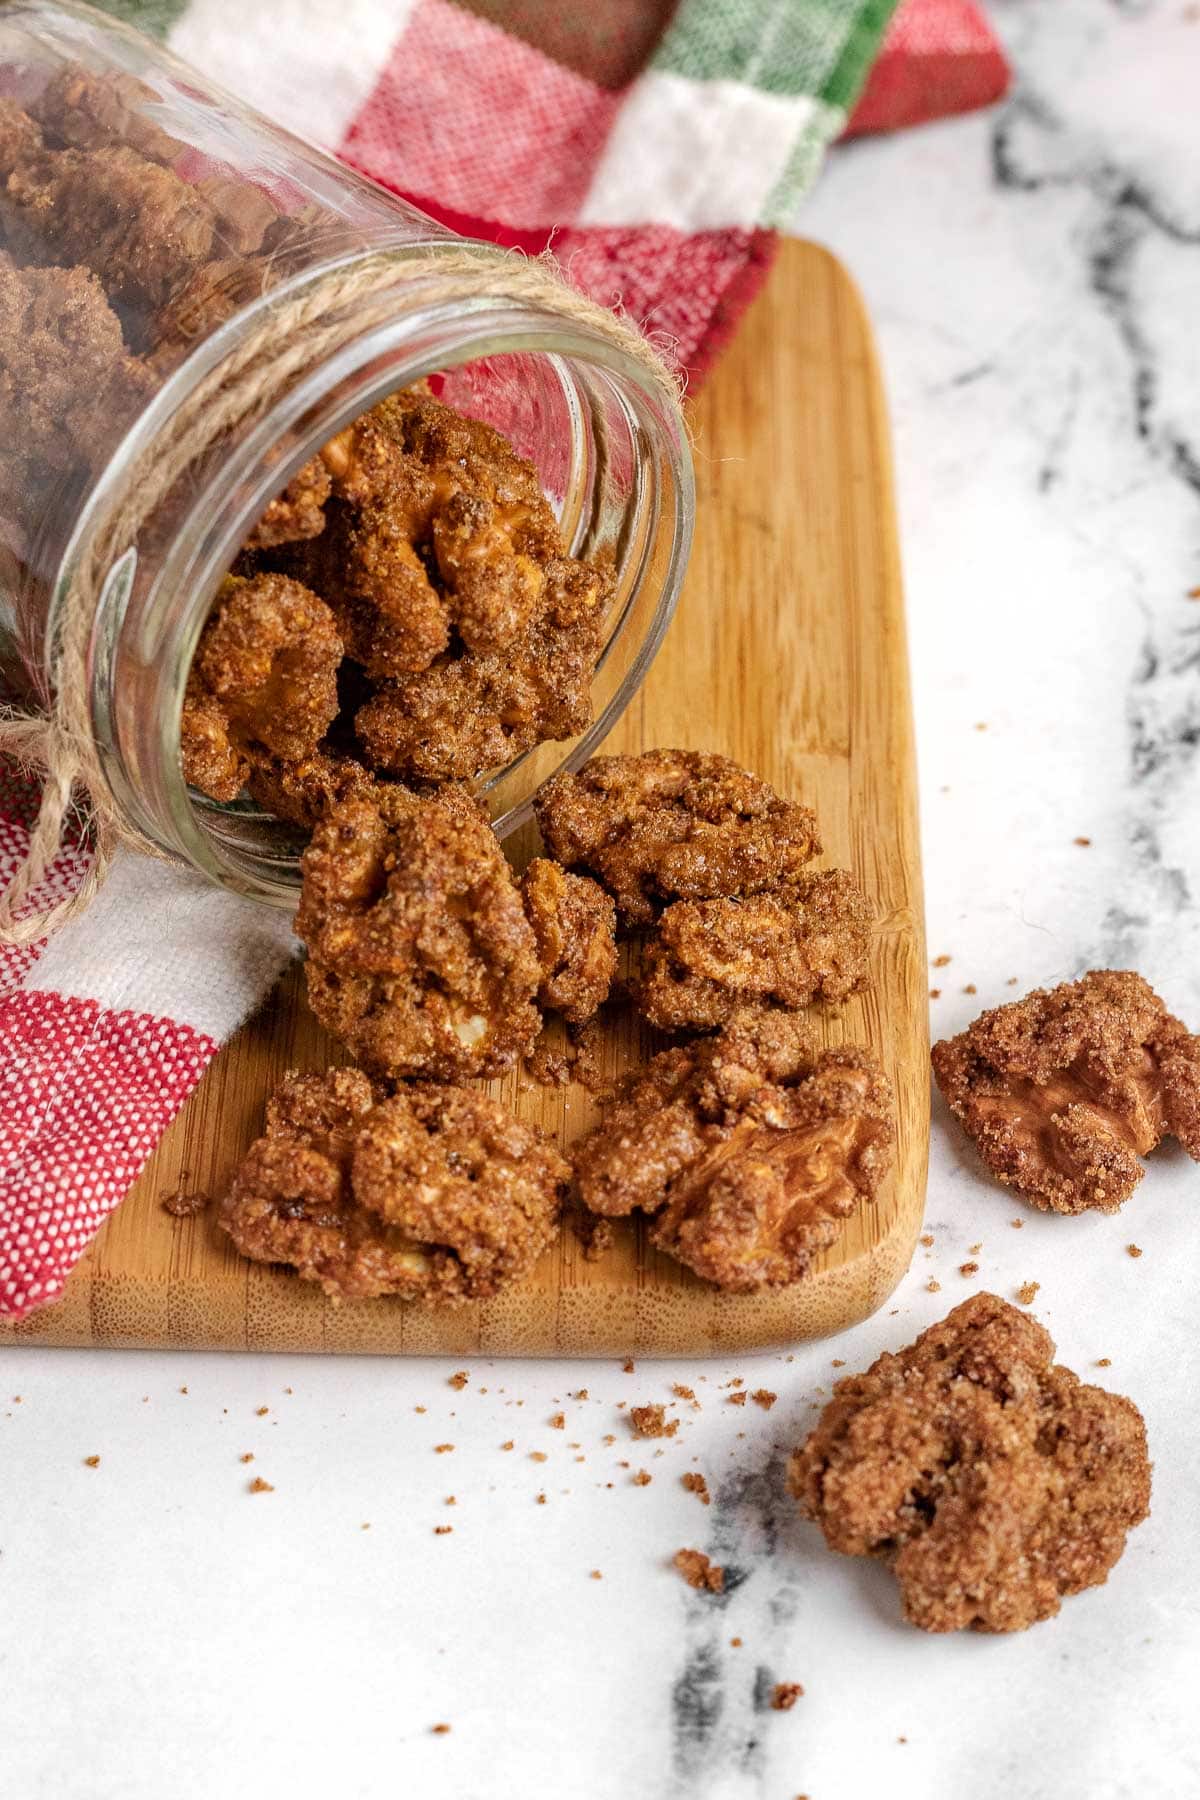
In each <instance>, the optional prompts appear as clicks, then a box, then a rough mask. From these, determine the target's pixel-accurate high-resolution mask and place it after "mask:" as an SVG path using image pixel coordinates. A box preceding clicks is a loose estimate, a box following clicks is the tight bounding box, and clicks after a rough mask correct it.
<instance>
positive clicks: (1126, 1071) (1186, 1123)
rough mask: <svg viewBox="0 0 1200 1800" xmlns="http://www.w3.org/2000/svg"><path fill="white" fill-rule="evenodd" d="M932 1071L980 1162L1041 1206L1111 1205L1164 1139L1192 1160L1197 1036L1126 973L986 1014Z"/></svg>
mask: <svg viewBox="0 0 1200 1800" xmlns="http://www.w3.org/2000/svg"><path fill="white" fill-rule="evenodd" d="M933 1068H934V1074H935V1075H936V1077H937V1082H938V1086H939V1087H940V1088H941V1090H942V1093H943V1095H944V1096H945V1099H946V1103H947V1105H948V1106H949V1107H950V1110H951V1111H952V1112H953V1113H954V1115H955V1116H956V1118H958V1119H959V1120H960V1121H961V1122H962V1125H963V1128H964V1129H965V1131H966V1132H967V1135H968V1136H969V1137H970V1138H971V1140H972V1142H973V1143H974V1144H975V1147H976V1149H977V1150H978V1152H979V1154H980V1156H981V1157H982V1159H983V1161H984V1163H986V1165H987V1167H988V1168H989V1169H990V1170H991V1172H992V1173H993V1174H994V1175H995V1176H996V1177H997V1178H998V1179H999V1180H1000V1181H1002V1182H1004V1183H1005V1184H1006V1185H1007V1186H1009V1187H1013V1188H1016V1189H1017V1191H1018V1192H1019V1193H1021V1194H1023V1195H1024V1196H1025V1198H1026V1199H1028V1200H1031V1201H1032V1202H1033V1204H1034V1205H1035V1206H1039V1207H1042V1208H1043V1209H1045V1210H1046V1211H1050V1212H1059V1213H1078V1212H1085V1211H1087V1210H1089V1209H1093V1208H1094V1209H1096V1210H1098V1211H1100V1212H1115V1211H1116V1210H1117V1209H1118V1207H1120V1206H1121V1205H1122V1204H1123V1202H1124V1201H1126V1200H1127V1199H1128V1198H1129V1196H1130V1194H1131V1193H1132V1192H1133V1190H1134V1188H1135V1187H1136V1186H1137V1184H1138V1182H1139V1181H1140V1180H1141V1178H1142V1175H1143V1173H1144V1169H1143V1166H1142V1161H1141V1159H1142V1157H1144V1156H1146V1155H1147V1154H1148V1153H1149V1152H1150V1151H1151V1150H1153V1149H1154V1148H1155V1147H1156V1146H1157V1145H1158V1144H1159V1143H1160V1141H1161V1140H1162V1138H1164V1137H1165V1136H1171V1137H1175V1138H1178V1140H1179V1141H1180V1143H1181V1144H1182V1145H1183V1147H1184V1148H1185V1150H1187V1152H1188V1154H1189V1155H1190V1156H1193V1157H1196V1158H1197V1159H1200V1038H1198V1037H1195V1036H1193V1034H1192V1033H1191V1032H1190V1031H1188V1030H1187V1028H1186V1026H1184V1025H1182V1024H1181V1023H1180V1021H1179V1020H1178V1019H1176V1018H1174V1017H1173V1016H1172V1015H1171V1014H1170V1013H1169V1012H1168V1011H1167V1009H1166V1007H1165V1006H1164V1005H1163V1002H1162V1001H1161V1000H1160V999H1159V997H1158V995H1157V994H1156V993H1155V992H1154V990H1153V989H1152V988H1151V987H1150V986H1149V984H1148V983H1147V982H1146V981H1144V980H1143V979H1142V977H1141V976H1140V975H1136V974H1133V973H1132V972H1130V971H1126V970H1116V969H1094V970H1092V972H1091V973H1090V974H1087V975H1085V976H1083V978H1082V979H1081V980H1080V981H1074V982H1067V983H1064V985H1063V986H1061V987H1056V988H1051V989H1048V990H1047V989H1044V988H1037V989H1035V990H1034V991H1033V992H1032V993H1030V994H1027V995H1026V996H1025V998H1024V999H1022V1000H1015V1001H1013V1002H1012V1004H1011V1005H1008V1006H999V1007H996V1008H995V1009H994V1010H993V1011H991V1012H985V1013H983V1014H982V1015H981V1016H980V1017H979V1018H978V1019H976V1021H975V1023H974V1024H973V1025H972V1026H970V1028H969V1029H968V1030H967V1031H964V1032H963V1033H961V1035H960V1036H958V1037H955V1038H947V1039H945V1040H944V1041H943V1042H942V1043H940V1044H936V1045H935V1046H934V1050H933Z"/></svg>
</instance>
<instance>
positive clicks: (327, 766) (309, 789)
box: [246, 746, 407, 831]
mask: <svg viewBox="0 0 1200 1800" xmlns="http://www.w3.org/2000/svg"><path fill="white" fill-rule="evenodd" d="M248 754H249V763H250V769H249V774H248V775H247V777H246V788H247V790H248V792H249V794H250V796H251V798H252V799H253V800H257V802H258V804H259V805H260V806H261V807H262V808H263V810H264V812H269V813H273V814H274V815H275V817H276V818H277V819H284V820H286V822H287V823H288V824H289V825H298V826H300V827H301V828H302V829H303V830H305V831H311V830H312V828H313V826H314V825H315V824H316V823H317V820H318V819H322V818H324V816H325V814H326V813H327V812H328V811H329V810H330V808H331V807H333V806H336V805H338V803H339V802H340V801H342V800H348V799H350V798H351V797H352V796H358V797H363V798H368V799H369V798H370V796H371V795H372V794H373V793H375V792H376V791H377V790H378V788H379V787H380V786H381V785H386V786H389V787H393V788H397V789H399V783H397V782H389V783H386V784H384V783H381V782H380V781H379V780H378V778H377V777H376V776H374V775H372V774H371V773H370V771H369V770H367V769H364V768H363V765H362V764H361V763H360V762H359V761H358V760H357V758H355V757H353V756H343V755H340V754H339V753H338V752H337V751H335V750H328V749H325V748H323V747H321V746H318V747H317V749H315V750H314V751H313V753H312V755H311V756H304V757H301V758H299V760H297V761H293V762H289V761H286V760H285V759H284V758H282V757H278V756H267V755H265V754H264V753H262V752H261V751H260V750H259V749H258V748H257V746H252V747H251V749H250V751H249V753H248ZM400 791H402V792H405V793H406V792H407V789H403V790H400Z"/></svg>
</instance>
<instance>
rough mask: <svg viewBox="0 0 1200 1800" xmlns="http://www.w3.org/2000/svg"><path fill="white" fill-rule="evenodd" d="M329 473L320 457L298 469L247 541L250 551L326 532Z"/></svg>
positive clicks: (315, 457)
mask: <svg viewBox="0 0 1200 1800" xmlns="http://www.w3.org/2000/svg"><path fill="white" fill-rule="evenodd" d="M329 487H330V482H329V471H328V469H327V468H326V467H325V464H324V463H323V462H322V461H321V458H320V457H319V456H314V457H313V458H312V460H311V461H310V462H306V463H305V465H304V467H303V468H302V469H298V470H297V471H296V473H295V474H294V475H293V476H292V479H291V480H290V481H289V482H288V484H287V486H286V487H285V488H284V490H283V492H282V494H277V495H276V497H275V499H274V500H272V501H271V504H270V505H269V506H268V507H267V510H266V512H265V513H264V514H263V516H262V518H261V519H260V520H259V521H258V524H257V525H256V526H255V527H254V530H253V531H252V532H251V533H250V536H249V537H248V538H247V539H246V543H245V546H244V547H245V548H246V549H247V550H268V549H271V548H272V547H273V546H274V545H276V544H290V543H292V542H294V541H295V540H297V539H300V538H314V537H317V536H318V535H319V534H320V533H321V532H322V531H323V530H324V529H325V502H326V501H327V500H328V498H329Z"/></svg>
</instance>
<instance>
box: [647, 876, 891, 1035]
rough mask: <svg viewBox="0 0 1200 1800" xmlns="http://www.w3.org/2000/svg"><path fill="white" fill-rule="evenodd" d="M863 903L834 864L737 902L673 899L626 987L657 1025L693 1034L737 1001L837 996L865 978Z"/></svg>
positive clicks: (866, 915) (791, 1001)
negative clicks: (634, 980)
mask: <svg viewBox="0 0 1200 1800" xmlns="http://www.w3.org/2000/svg"><path fill="white" fill-rule="evenodd" d="M870 918H871V909H870V906H869V905H868V903H867V900H866V898H865V896H864V895H863V894H862V892H861V891H860V889H859V888H858V887H857V886H856V884H855V882H854V881H853V880H852V879H851V877H850V876H849V875H848V874H846V872H845V870H844V869H829V870H823V871H822V872H821V873H819V874H814V875H803V876H801V877H800V878H799V879H798V880H797V881H796V882H795V884H794V885H793V886H790V887H787V888H781V889H779V890H778V891H777V892H775V893H772V894H752V895H750V896H749V897H748V898H747V899H744V900H699V901H697V900H681V901H677V902H676V903H675V905H674V906H668V907H667V909H666V911H665V912H664V913H663V915H662V917H661V919H660V920H659V922H658V928H657V930H656V932H655V935H654V938H653V940H652V941H651V943H650V944H649V945H648V947H647V950H646V954H645V958H644V960H643V964H642V979H641V981H640V983H639V984H638V987H637V990H636V1001H637V1005H638V1009H639V1011H640V1012H641V1013H642V1014H643V1015H644V1017H645V1018H647V1019H648V1020H649V1021H650V1023H651V1024H652V1025H657V1026H658V1027H659V1029H660V1030H663V1031H703V1030H706V1029H708V1028H710V1027H712V1026H714V1025H720V1024H721V1023H722V1022H723V1021H724V1020H725V1019H727V1018H729V1017H730V1015H731V1014H732V1013H734V1012H735V1011H737V1010H738V1009H739V1008H740V1007H743V1006H754V1005H778V1006H786V1007H797V1006H804V1005H806V1004H807V1002H808V1001H810V1000H814V999H819V1000H844V999H846V998H847V996H848V995H850V994H854V993H857V992H858V991H859V990H860V989H861V988H862V987H863V986H864V985H865V983H866V979H867V942H868V926H869V924H870Z"/></svg>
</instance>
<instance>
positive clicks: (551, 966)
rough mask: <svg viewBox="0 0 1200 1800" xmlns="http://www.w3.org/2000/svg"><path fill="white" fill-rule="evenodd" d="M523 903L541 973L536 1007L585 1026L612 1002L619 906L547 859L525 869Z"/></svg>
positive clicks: (596, 887) (582, 878)
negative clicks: (603, 1007)
mask: <svg viewBox="0 0 1200 1800" xmlns="http://www.w3.org/2000/svg"><path fill="white" fill-rule="evenodd" d="M521 898H522V901H523V902H524V906H525V916H526V918H527V919H528V920H529V923H530V924H531V925H532V927H533V935H534V938H535V939H536V941H537V952H538V961H539V963H540V964H541V969H542V981H541V986H540V987H539V988H538V1005H539V1006H542V1007H544V1008H545V1009H546V1011H547V1012H559V1013H562V1015H563V1017H564V1018H565V1019H566V1020H567V1021H568V1022H569V1023H570V1024H572V1025H582V1024H583V1023H584V1021H585V1020H587V1019H590V1018H591V1017H592V1016H593V1014H594V1013H595V1012H596V1011H597V1010H598V1009H599V1007H600V1006H602V1005H603V1003H604V1001H605V1000H606V999H607V998H608V990H609V988H610V987H611V986H612V978H613V975H614V974H615V973H616V967H617V940H616V929H617V914H616V907H615V906H614V905H613V902H612V899H611V897H610V896H609V895H608V894H606V893H605V891H604V889H603V888H602V887H600V886H599V884H598V883H597V882H595V881H589V880H588V878H587V876H586V875H568V874H567V872H566V870H565V869H562V868H560V867H559V865H558V864H557V863H555V862H550V861H548V860H547V859H546V858H545V857H537V858H535V860H534V861H533V862H531V863H530V864H529V867H528V868H527V869H526V871H525V874H524V875H523V877H522V879H521Z"/></svg>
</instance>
